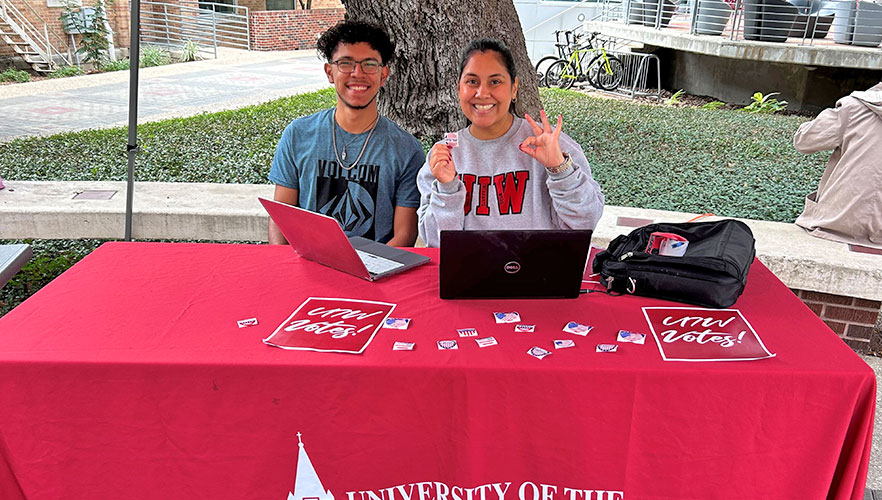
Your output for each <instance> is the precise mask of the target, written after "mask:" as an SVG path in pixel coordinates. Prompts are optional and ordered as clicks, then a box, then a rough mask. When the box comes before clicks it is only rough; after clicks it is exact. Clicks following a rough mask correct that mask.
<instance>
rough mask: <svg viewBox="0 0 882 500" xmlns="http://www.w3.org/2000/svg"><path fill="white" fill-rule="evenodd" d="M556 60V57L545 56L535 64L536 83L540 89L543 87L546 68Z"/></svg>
mask: <svg viewBox="0 0 882 500" xmlns="http://www.w3.org/2000/svg"><path fill="white" fill-rule="evenodd" d="M557 60H558V57H557V56H545V57H543V58H542V59H539V62H537V63H536V83H538V84H539V86H540V87H543V86H545V73H547V72H548V68H550V67H551V65H552V64H554V62H555V61H557Z"/></svg>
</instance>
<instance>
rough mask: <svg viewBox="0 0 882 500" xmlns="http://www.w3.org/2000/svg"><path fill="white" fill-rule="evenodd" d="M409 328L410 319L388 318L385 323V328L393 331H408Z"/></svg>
mask: <svg viewBox="0 0 882 500" xmlns="http://www.w3.org/2000/svg"><path fill="white" fill-rule="evenodd" d="M408 326H410V318H386V321H385V322H384V323H383V328H389V329H392V330H407V327H408Z"/></svg>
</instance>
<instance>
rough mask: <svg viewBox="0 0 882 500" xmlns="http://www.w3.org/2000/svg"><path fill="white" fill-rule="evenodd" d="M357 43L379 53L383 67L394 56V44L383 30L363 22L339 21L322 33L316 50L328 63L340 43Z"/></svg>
mask: <svg viewBox="0 0 882 500" xmlns="http://www.w3.org/2000/svg"><path fill="white" fill-rule="evenodd" d="M359 42H364V43H366V44H368V45H370V46H371V47H372V48H373V49H374V50H376V51H377V52H379V53H380V58H381V59H382V61H380V62H382V63H383V65H386V64H389V61H391V60H392V58H393V57H394V56H395V43H394V42H393V41H392V40H391V39H390V38H389V35H388V34H386V32H385V31H383V28H381V27H379V26H377V25H376V24H371V23H367V22H364V21H340V22H339V23H337V24H336V25H334V26H333V27H331V28H330V29H328V31H325V32H324V33H322V36H321V37H319V39H318V43H317V44H316V48H317V49H318V51H319V53H321V55H322V56H324V58H325V60H326V61H330V60H331V58H332V57H334V52H335V51H336V50H337V46H338V45H340V44H341V43H347V44H354V43H359Z"/></svg>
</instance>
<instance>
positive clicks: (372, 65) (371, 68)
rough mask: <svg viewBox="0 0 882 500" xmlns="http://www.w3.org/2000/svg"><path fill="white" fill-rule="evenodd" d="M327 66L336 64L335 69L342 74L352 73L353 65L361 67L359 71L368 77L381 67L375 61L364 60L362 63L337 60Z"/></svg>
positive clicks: (378, 62)
mask: <svg viewBox="0 0 882 500" xmlns="http://www.w3.org/2000/svg"><path fill="white" fill-rule="evenodd" d="M328 64H336V65H337V69H339V70H340V71H341V72H343V73H352V72H353V71H355V65H356V64H358V65H361V70H362V71H363V72H365V73H366V74H368V75H372V74H374V73H376V72H378V71H380V68H382V67H383V65H382V64H381V63H380V61H377V60H376V59H365V60H363V61H353V60H352V59H339V60H337V61H332V62H330V63H328Z"/></svg>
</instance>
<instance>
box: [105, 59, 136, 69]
mask: <svg viewBox="0 0 882 500" xmlns="http://www.w3.org/2000/svg"><path fill="white" fill-rule="evenodd" d="M130 65H131V61H130V60H129V59H128V58H126V59H117V60H116V61H105V62H103V63H101V66H100V69H101V71H106V72H110V71H124V70H127V69H129V66H130Z"/></svg>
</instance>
